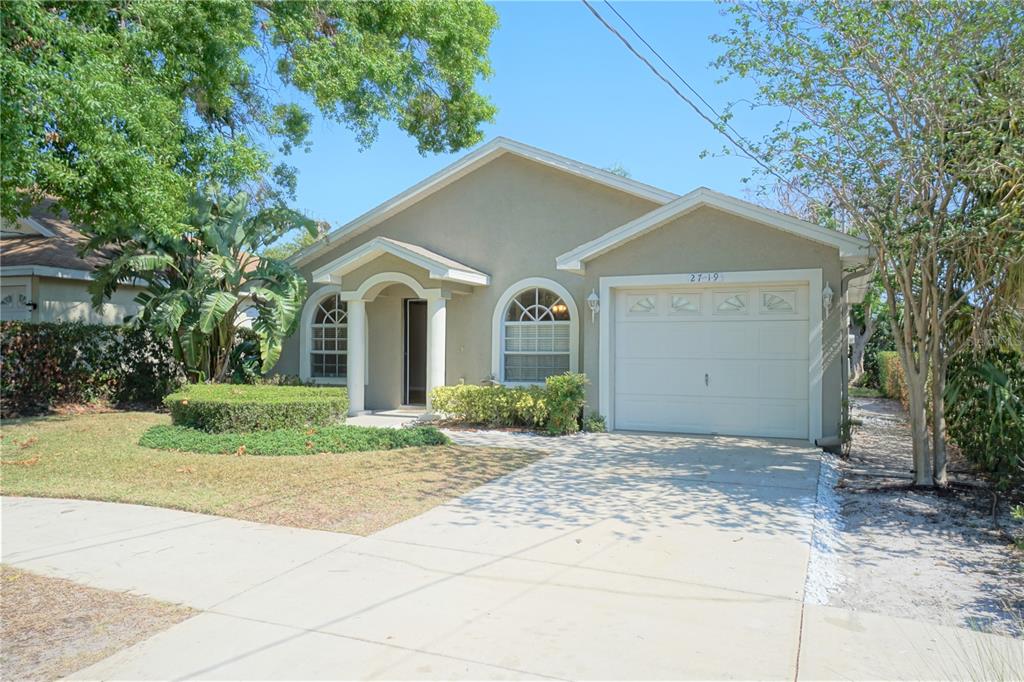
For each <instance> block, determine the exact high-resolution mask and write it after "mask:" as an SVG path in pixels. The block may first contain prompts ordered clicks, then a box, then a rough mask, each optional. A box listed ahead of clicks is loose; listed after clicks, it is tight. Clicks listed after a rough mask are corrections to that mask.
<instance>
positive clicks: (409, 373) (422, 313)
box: [402, 298, 427, 405]
mask: <svg viewBox="0 0 1024 682" xmlns="http://www.w3.org/2000/svg"><path fill="white" fill-rule="evenodd" d="M404 317H405V325H404V326H405V372H404V381H403V384H404V385H403V386H402V396H403V398H404V400H405V404H406V405H425V404H426V402H427V302H426V301H424V300H423V299H421V298H408V299H406V300H405V315H404Z"/></svg>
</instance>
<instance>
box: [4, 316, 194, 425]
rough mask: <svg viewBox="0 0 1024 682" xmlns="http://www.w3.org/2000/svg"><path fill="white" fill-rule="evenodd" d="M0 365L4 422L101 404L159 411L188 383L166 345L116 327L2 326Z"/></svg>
mask: <svg viewBox="0 0 1024 682" xmlns="http://www.w3.org/2000/svg"><path fill="white" fill-rule="evenodd" d="M0 365H2V371H0V414H2V415H3V416H4V417H14V416H23V415H31V414H38V413H40V412H46V411H47V410H49V409H50V408H51V407H54V406H57V405H67V404H83V403H89V402H93V401H97V400H109V401H111V402H113V403H119V404H123V403H146V404H159V402H160V400H161V399H162V398H163V397H164V396H165V395H167V394H168V393H169V392H170V391H173V390H174V389H176V388H177V387H178V386H180V385H181V382H182V380H183V373H182V371H181V368H180V367H179V366H178V363H177V362H176V361H175V360H174V358H173V354H172V353H171V349H170V346H169V345H168V344H167V342H165V341H163V340H161V339H158V338H156V337H155V336H154V335H153V334H152V333H151V332H149V331H148V330H147V329H144V328H134V327H118V326H110V325H87V324H81V323H40V324H35V323H30V322H11V321H7V322H0Z"/></svg>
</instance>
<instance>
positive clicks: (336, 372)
mask: <svg viewBox="0 0 1024 682" xmlns="http://www.w3.org/2000/svg"><path fill="white" fill-rule="evenodd" d="M347 318H348V306H347V304H346V303H345V301H343V300H341V296H338V295H337V294H332V295H330V296H327V297H326V298H324V299H323V300H321V301H320V304H319V305H318V306H317V308H316V312H315V313H314V314H313V323H312V325H311V326H312V332H313V333H312V334H311V337H312V341H313V343H312V347H311V349H310V358H309V360H310V362H309V366H310V374H311V376H314V377H339V378H341V377H345V376H347V375H348V323H347Z"/></svg>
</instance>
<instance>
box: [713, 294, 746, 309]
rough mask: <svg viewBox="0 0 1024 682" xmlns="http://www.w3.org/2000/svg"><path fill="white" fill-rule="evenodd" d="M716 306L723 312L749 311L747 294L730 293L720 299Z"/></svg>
mask: <svg viewBox="0 0 1024 682" xmlns="http://www.w3.org/2000/svg"><path fill="white" fill-rule="evenodd" d="M716 308H717V309H718V310H719V311H720V312H723V313H744V312H746V311H747V296H746V294H728V295H725V296H724V297H723V298H722V299H721V300H719V301H718V305H717V306H716Z"/></svg>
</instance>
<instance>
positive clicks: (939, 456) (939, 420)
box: [932, 358, 949, 487]
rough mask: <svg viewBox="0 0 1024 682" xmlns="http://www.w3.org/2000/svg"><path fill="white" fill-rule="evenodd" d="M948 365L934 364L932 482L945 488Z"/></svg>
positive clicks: (947, 479) (936, 360)
mask: <svg viewBox="0 0 1024 682" xmlns="http://www.w3.org/2000/svg"><path fill="white" fill-rule="evenodd" d="M945 389H946V363H945V362H944V361H943V360H942V359H940V358H935V359H934V360H933V362H932V467H933V469H932V480H933V481H934V483H935V485H938V486H943V487H945V486H946V485H948V483H949V474H948V472H947V470H946V469H947V460H948V458H947V452H946V400H945V396H944V395H943V392H944V391H945Z"/></svg>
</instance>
